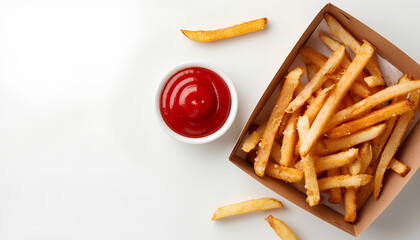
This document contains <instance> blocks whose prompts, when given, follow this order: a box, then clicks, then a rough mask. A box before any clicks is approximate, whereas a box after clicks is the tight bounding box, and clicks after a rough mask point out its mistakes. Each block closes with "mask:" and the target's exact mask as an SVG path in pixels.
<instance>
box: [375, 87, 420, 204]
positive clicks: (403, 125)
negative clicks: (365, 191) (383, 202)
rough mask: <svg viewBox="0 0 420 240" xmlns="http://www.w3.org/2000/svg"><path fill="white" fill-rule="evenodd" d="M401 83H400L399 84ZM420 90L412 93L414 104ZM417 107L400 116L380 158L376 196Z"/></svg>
mask: <svg viewBox="0 0 420 240" xmlns="http://www.w3.org/2000/svg"><path fill="white" fill-rule="evenodd" d="M397 85H400V84H397ZM419 97H420V90H417V91H414V92H412V93H411V94H410V98H409V99H410V100H411V101H413V102H414V105H415V106H417V105H418V103H419ZM416 110H417V108H415V109H413V110H411V111H409V112H406V113H404V114H403V115H401V116H400V117H399V118H398V121H397V123H396V125H395V128H394V130H393V131H392V134H391V136H390V137H389V140H388V142H387V144H386V146H385V148H384V151H383V152H382V155H381V159H380V160H379V164H378V168H377V169H376V174H375V186H374V198H375V199H377V198H378V197H379V193H380V191H381V187H382V180H383V177H384V174H385V171H386V169H387V167H388V165H389V163H390V162H391V160H392V158H393V157H394V154H395V153H396V152H397V149H398V147H399V146H400V143H401V140H402V138H403V136H404V134H405V132H406V131H407V128H408V126H409V125H410V123H411V120H413V118H414V114H415V112H416Z"/></svg>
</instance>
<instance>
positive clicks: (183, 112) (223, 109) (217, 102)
mask: <svg viewBox="0 0 420 240" xmlns="http://www.w3.org/2000/svg"><path fill="white" fill-rule="evenodd" d="M231 105H232V99H231V95H230V91H229V88H228V86H227V84H226V83H225V81H224V80H223V79H222V78H221V77H220V76H219V75H218V74H216V73H215V72H213V71H211V70H209V69H206V68H202V67H190V68H186V69H183V70H181V71H179V72H177V73H175V74H174V75H173V76H172V77H170V78H169V79H168V81H167V82H166V84H165V86H164V87H163V89H162V93H161V96H160V112H161V115H162V118H163V120H164V121H165V123H166V124H167V125H168V127H169V128H170V129H172V130H173V131H174V132H176V133H178V134H180V135H182V136H185V137H190V138H201V137H205V136H208V135H211V134H212V133H214V132H216V131H217V130H219V129H220V128H221V127H222V126H223V124H224V123H225V122H226V120H227V118H228V117H229V113H230V108H231Z"/></svg>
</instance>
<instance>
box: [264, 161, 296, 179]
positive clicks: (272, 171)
mask: <svg viewBox="0 0 420 240" xmlns="http://www.w3.org/2000/svg"><path fill="white" fill-rule="evenodd" d="M265 175H267V176H270V177H272V178H276V179H280V180H283V181H285V182H289V183H291V182H300V181H303V170H302V169H296V168H290V167H283V166H280V165H278V164H277V163H273V162H268V163H267V167H266V169H265Z"/></svg>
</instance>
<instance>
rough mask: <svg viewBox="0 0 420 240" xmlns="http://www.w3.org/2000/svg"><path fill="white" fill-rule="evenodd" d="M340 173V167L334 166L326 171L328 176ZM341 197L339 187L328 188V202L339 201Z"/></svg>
mask: <svg viewBox="0 0 420 240" xmlns="http://www.w3.org/2000/svg"><path fill="white" fill-rule="evenodd" d="M339 175H340V169H339V168H334V169H330V170H328V171H327V176H328V177H334V176H339ZM341 199H342V195H341V188H331V189H330V197H329V198H328V201H329V202H330V203H340V202H341Z"/></svg>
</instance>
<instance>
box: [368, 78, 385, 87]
mask: <svg viewBox="0 0 420 240" xmlns="http://www.w3.org/2000/svg"><path fill="white" fill-rule="evenodd" d="M365 82H366V83H367V85H368V86H369V87H375V86H379V85H383V79H382V78H381V77H378V76H367V77H365Z"/></svg>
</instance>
